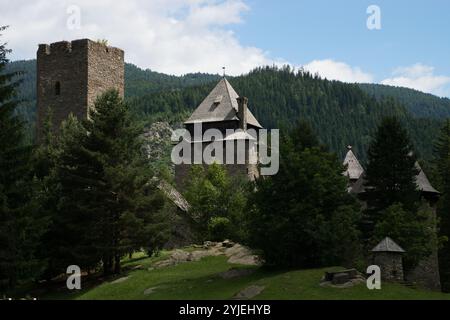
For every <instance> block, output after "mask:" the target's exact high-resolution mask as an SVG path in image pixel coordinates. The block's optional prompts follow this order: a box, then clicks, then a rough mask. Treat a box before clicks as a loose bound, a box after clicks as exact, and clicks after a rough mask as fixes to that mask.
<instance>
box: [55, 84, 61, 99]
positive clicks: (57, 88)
mask: <svg viewBox="0 0 450 320" xmlns="http://www.w3.org/2000/svg"><path fill="white" fill-rule="evenodd" d="M60 94H61V82H59V81H56V83H55V96H59V95H60Z"/></svg>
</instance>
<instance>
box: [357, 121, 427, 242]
mask: <svg viewBox="0 0 450 320" xmlns="http://www.w3.org/2000/svg"><path fill="white" fill-rule="evenodd" d="M416 161H417V160H416V156H415V155H414V148H413V146H412V143H411V141H410V139H409V135H408V133H407V132H406V130H405V129H404V128H403V127H402V125H401V123H400V121H399V120H398V119H397V118H391V117H389V118H385V119H383V121H382V122H381V124H380V126H379V128H378V131H377V133H376V135H375V137H374V139H373V141H372V143H371V144H370V147H369V163H368V165H367V170H366V186H367V203H368V210H367V212H366V214H367V224H366V228H367V230H365V233H366V236H368V237H370V235H371V231H372V228H373V226H374V225H375V224H377V222H378V218H379V217H380V215H379V213H380V212H381V211H383V210H386V209H387V208H388V207H390V206H391V205H393V204H395V203H400V204H402V205H403V206H404V207H405V209H407V210H410V211H415V210H417V202H418V201H419V200H420V193H419V192H418V190H417V185H416V176H417V174H418V173H419V172H418V170H417V168H416V166H415V164H416ZM394 240H395V239H394Z"/></svg>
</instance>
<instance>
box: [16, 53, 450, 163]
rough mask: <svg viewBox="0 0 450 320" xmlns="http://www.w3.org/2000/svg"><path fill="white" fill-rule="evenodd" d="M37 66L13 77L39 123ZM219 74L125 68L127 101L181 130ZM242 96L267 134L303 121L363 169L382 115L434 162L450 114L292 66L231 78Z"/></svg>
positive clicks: (438, 106)
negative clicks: (350, 150)
mask: <svg viewBox="0 0 450 320" xmlns="http://www.w3.org/2000/svg"><path fill="white" fill-rule="evenodd" d="M35 68H36V66H35V61H34V60H30V61H16V62H13V63H11V64H10V65H9V71H22V72H23V74H22V79H23V81H22V83H21V84H20V87H19V96H20V98H21V100H22V102H21V106H20V109H19V110H20V112H21V113H22V114H23V115H24V117H25V119H26V120H27V121H28V123H29V130H28V136H29V138H30V139H32V136H33V134H32V133H33V132H34V130H33V127H34V120H35V104H36V102H35V99H36V98H35V96H36V93H35V82H36V78H35ZM219 78H220V76H219V75H210V74H201V73H196V74H187V75H184V76H171V75H165V74H162V73H157V72H154V71H151V70H142V69H140V68H138V67H137V66H135V65H132V64H126V70H125V79H126V81H125V82H126V90H125V92H126V93H125V94H126V99H127V100H128V102H129V103H130V105H131V108H132V110H133V113H134V114H135V115H137V116H139V119H142V120H143V121H144V122H146V124H150V123H151V122H154V121H167V122H169V123H171V124H172V125H175V126H178V125H180V123H181V122H182V121H183V120H184V119H185V118H186V117H188V115H189V113H190V112H192V110H193V109H194V108H196V107H197V106H198V104H199V103H200V102H201V101H202V99H203V98H204V97H205V96H206V95H207V94H208V93H209V91H210V90H211V89H212V88H213V86H214V85H215V83H216V81H217V80H218V79H219ZM229 80H230V82H231V83H232V85H233V87H234V88H235V89H236V91H237V92H238V93H239V94H241V95H245V96H247V97H248V98H249V100H250V108H251V110H252V112H253V113H254V115H255V116H256V117H257V119H258V120H259V121H260V123H261V124H262V125H263V126H264V127H266V128H286V129H289V128H292V126H293V125H294V123H295V121H296V120H297V119H298V118H300V117H301V118H304V119H306V120H308V121H309V122H310V123H311V124H312V126H313V127H314V129H315V130H316V131H317V132H318V134H319V137H320V139H321V140H322V142H323V143H325V144H327V145H328V146H330V148H331V150H332V151H335V152H337V154H338V155H339V156H340V157H342V156H343V155H344V153H345V151H346V148H345V147H346V146H347V145H353V146H354V150H355V151H356V153H357V154H358V156H359V157H360V158H361V160H362V161H363V162H365V160H366V149H367V145H368V142H369V140H370V137H371V135H372V134H373V132H374V129H375V128H376V126H377V124H378V123H379V121H380V119H381V118H382V117H383V116H387V115H396V116H397V117H398V118H399V119H400V120H401V121H402V123H403V124H404V125H405V127H406V128H407V130H408V131H409V133H410V135H411V137H412V139H413V141H414V144H415V146H416V148H417V150H416V151H417V153H418V155H419V157H420V158H422V159H425V160H428V159H430V158H431V155H432V152H433V150H432V145H431V144H430V143H429V141H432V140H434V138H435V137H436V136H437V135H438V130H439V127H440V126H441V121H442V120H443V118H446V117H448V116H449V115H450V100H449V99H445V98H439V97H436V96H433V95H430V94H424V93H421V92H418V91H415V90H411V89H405V88H395V87H388V86H382V85H375V84H361V85H357V84H346V83H341V82H338V81H328V80H323V79H320V78H319V77H317V76H315V75H312V74H310V73H307V72H303V71H301V70H297V71H296V70H292V69H291V68H289V67H284V68H277V67H264V68H258V69H255V70H253V71H252V72H250V73H249V74H247V75H243V76H240V77H229Z"/></svg>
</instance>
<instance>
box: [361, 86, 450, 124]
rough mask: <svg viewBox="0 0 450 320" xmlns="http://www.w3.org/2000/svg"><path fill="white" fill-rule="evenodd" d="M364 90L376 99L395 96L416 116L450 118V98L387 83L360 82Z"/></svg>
mask: <svg viewBox="0 0 450 320" xmlns="http://www.w3.org/2000/svg"><path fill="white" fill-rule="evenodd" d="M359 86H360V87H361V89H363V91H365V92H367V93H368V94H370V95H372V96H374V97H375V98H376V99H383V98H386V97H394V98H396V99H397V100H398V101H400V102H401V103H402V104H404V105H405V106H406V107H407V108H408V110H409V111H410V112H411V113H412V114H413V115H414V116H416V117H427V118H436V119H442V118H448V117H450V99H448V98H439V97H436V96H434V95H432V94H428V93H423V92H420V91H417V90H413V89H408V88H401V87H392V86H385V85H374V84H360V85H359Z"/></svg>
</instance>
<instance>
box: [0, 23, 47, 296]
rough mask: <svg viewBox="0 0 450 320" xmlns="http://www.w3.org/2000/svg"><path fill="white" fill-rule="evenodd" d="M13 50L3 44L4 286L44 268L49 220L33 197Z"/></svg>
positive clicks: (0, 191)
mask: <svg viewBox="0 0 450 320" xmlns="http://www.w3.org/2000/svg"><path fill="white" fill-rule="evenodd" d="M5 29H6V27H0V36H1V32H3V31H4V30H5ZM9 53H10V50H8V49H7V48H6V46H5V44H0V243H1V245H0V290H1V289H5V288H7V287H9V288H11V287H14V286H15V285H16V283H17V281H19V280H22V279H29V278H32V277H34V276H35V275H36V274H38V273H39V272H40V268H41V265H40V263H39V261H37V259H36V258H35V250H36V246H37V245H38V244H39V241H40V236H41V234H42V232H43V230H44V228H45V224H46V223H45V221H44V220H45V219H42V218H40V217H39V216H38V207H37V202H36V201H34V199H33V190H34V186H35V183H34V181H33V176H32V170H31V166H30V156H31V148H30V146H26V145H25V144H24V133H23V132H24V130H23V129H24V128H23V122H22V121H21V120H20V119H19V118H18V116H17V115H16V107H17V100H16V93H15V89H16V87H17V85H18V82H17V81H16V80H15V79H17V76H18V74H17V73H6V72H5V67H6V65H7V64H8V62H9V61H8V59H7V54H9Z"/></svg>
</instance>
